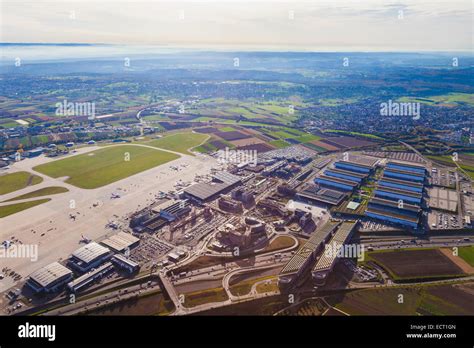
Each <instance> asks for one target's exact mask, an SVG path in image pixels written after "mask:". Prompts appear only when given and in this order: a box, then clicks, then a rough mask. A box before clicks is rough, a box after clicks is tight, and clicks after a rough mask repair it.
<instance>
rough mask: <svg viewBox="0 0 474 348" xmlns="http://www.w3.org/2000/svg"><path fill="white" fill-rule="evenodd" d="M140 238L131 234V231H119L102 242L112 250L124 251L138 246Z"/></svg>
mask: <svg viewBox="0 0 474 348" xmlns="http://www.w3.org/2000/svg"><path fill="white" fill-rule="evenodd" d="M139 242H140V239H139V238H137V237H135V236H133V235H131V234H130V233H125V232H119V233H117V234H116V235H113V236H112V237H109V238H107V239H104V240H103V241H101V242H100V244H103V245H104V246H105V247H107V248H109V249H110V250H112V251H114V252H117V253H122V252H124V251H125V250H131V249H132V248H134V247H136V246H137V245H138V243H139Z"/></svg>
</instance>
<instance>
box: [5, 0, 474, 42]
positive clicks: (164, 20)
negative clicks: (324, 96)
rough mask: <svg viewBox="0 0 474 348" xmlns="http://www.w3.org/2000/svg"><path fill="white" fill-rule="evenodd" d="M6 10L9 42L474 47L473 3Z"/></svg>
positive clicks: (63, 2)
mask: <svg viewBox="0 0 474 348" xmlns="http://www.w3.org/2000/svg"><path fill="white" fill-rule="evenodd" d="M1 6H2V18H1V20H2V24H1V40H2V41H4V42H89V43H115V44H167V45H194V46H196V45H198V46H199V45H226V46H232V45H235V46H245V45H254V46H255V45H256V46H260V47H281V48H292V47H299V48H302V49H318V48H319V49H324V48H328V47H329V48H338V49H346V50H353V49H358V48H359V49H361V48H365V49H366V50H386V49H390V50H406V49H408V50H413V49H415V50H460V49H463V50H468V49H472V15H473V12H472V11H473V9H472V4H471V0H452V1H448V0H443V1H441V0H430V1H425V0H417V1H414V0H399V1H395V0H394V1H390V0H389V1H380V0H359V1H356V0H351V1H349V0H332V1H329V0H327V1H317V0H303V1H298V0H296V1H279V0H253V1H249V0H233V1H231V0H219V1H217V0H187V1H182V0H177V1H171V0H122V1H119V2H117V1H111V0H101V1H98V0H82V1H80V2H79V1H73V0H36V1H35V2H34V3H33V2H31V0H29V1H26V0H14V1H12V0H3V1H2V3H1ZM289 11H293V13H294V18H290V13H289ZM399 11H402V12H401V14H402V19H401V18H400V12H399ZM182 13H184V18H181V17H180V14H182Z"/></svg>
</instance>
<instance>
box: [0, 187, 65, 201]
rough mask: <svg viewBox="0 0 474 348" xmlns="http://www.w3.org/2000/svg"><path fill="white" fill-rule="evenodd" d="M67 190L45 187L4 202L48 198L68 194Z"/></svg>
mask: <svg viewBox="0 0 474 348" xmlns="http://www.w3.org/2000/svg"><path fill="white" fill-rule="evenodd" d="M68 191H69V190H68V189H67V188H65V187H60V186H51V187H45V188H42V189H39V190H36V191H32V192H29V193H25V194H24V195H21V196H18V197H15V198H11V199H9V200H6V201H4V202H11V201H19V200H21V199H28V198H35V197H42V196H50V195H57V194H59V193H64V192H68Z"/></svg>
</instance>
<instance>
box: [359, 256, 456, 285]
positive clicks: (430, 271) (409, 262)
mask: <svg viewBox="0 0 474 348" xmlns="http://www.w3.org/2000/svg"><path fill="white" fill-rule="evenodd" d="M367 260H372V261H375V262H376V263H377V264H379V265H380V266H381V267H383V268H384V269H385V270H387V271H388V272H389V274H390V275H391V276H392V277H393V279H394V280H411V279H415V280H416V279H427V278H450V277H451V278H452V277H461V276H464V275H465V273H464V272H463V270H462V269H461V268H459V267H458V266H457V265H456V264H455V263H454V262H452V261H451V260H450V259H449V258H448V257H447V256H446V255H444V254H443V253H442V252H441V251H440V250H439V249H416V250H413V249H411V250H394V251H392V250H384V251H375V252H369V253H368V258H367Z"/></svg>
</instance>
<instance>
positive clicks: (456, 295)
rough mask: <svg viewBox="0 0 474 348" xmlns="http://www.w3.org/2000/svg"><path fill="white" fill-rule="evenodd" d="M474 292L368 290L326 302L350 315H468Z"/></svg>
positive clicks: (451, 288) (465, 288) (468, 286)
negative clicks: (401, 298) (401, 297)
mask: <svg viewBox="0 0 474 348" xmlns="http://www.w3.org/2000/svg"><path fill="white" fill-rule="evenodd" d="M473 290H474V284H473V283H462V284H453V285H429V286H420V287H397V288H387V289H366V290H358V291H354V292H350V293H347V294H345V295H344V294H343V295H334V296H330V297H329V298H326V300H327V302H328V303H329V304H330V305H332V306H334V307H336V308H337V309H339V310H341V311H343V312H345V313H347V314H349V315H468V314H470V313H472V311H473V309H474V308H473V307H474V302H473V301H472V291H473ZM400 295H403V301H402V302H400V301H399V299H400V297H399V296H400Z"/></svg>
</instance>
